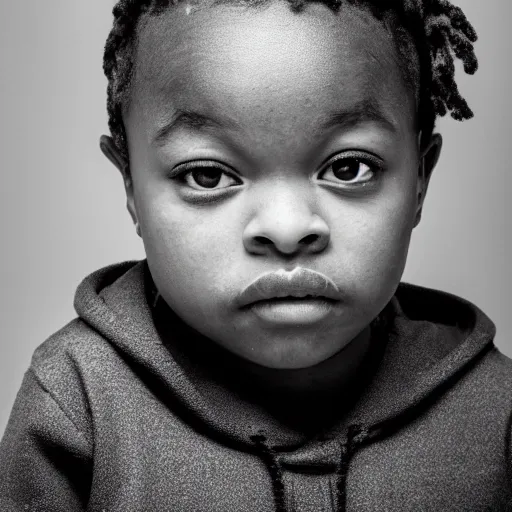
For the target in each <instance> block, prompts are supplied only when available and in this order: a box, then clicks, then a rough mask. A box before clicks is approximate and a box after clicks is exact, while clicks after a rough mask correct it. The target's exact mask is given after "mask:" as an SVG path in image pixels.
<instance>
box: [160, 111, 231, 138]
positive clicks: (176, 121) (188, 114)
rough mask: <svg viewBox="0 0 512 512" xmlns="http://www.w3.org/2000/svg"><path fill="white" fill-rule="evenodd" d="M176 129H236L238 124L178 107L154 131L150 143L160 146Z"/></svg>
mask: <svg viewBox="0 0 512 512" xmlns="http://www.w3.org/2000/svg"><path fill="white" fill-rule="evenodd" d="M178 129H187V130H192V131H199V132H200V131H209V130H212V129H224V130H226V129H227V130H232V131H234V130H237V129H240V126H239V125H238V124H237V123H236V122H235V121H233V120H231V119H227V118H223V119H216V118H214V117H211V116H208V115H206V114H202V113H200V112H194V111H193V110H184V109H178V110H177V111H176V112H175V114H174V115H173V117H172V119H171V120H170V121H169V122H168V123H166V124H165V125H164V126H162V127H161V128H159V129H158V131H157V132H156V134H155V136H154V138H153V142H152V144H153V145H155V146H162V145H163V144H165V142H167V140H168V139H169V137H170V136H171V134H172V132H174V131H175V130H178Z"/></svg>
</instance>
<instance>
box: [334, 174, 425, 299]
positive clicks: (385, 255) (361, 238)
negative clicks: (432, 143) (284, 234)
mask: <svg viewBox="0 0 512 512" xmlns="http://www.w3.org/2000/svg"><path fill="white" fill-rule="evenodd" d="M415 211H416V203H415V194H414V192H413V184H412V183H411V184H407V186H406V190H405V191H404V189H403V188H401V187H396V188H395V187H389V188H388V190H387V191H386V194H383V195H382V196H380V197H379V198H377V199H375V200H372V201H369V202H368V203H367V204H365V205H364V206H363V207H361V205H358V206H354V207H353V208H350V209H348V210H347V209H346V208H344V212H343V217H344V219H345V222H343V219H342V218H341V217H340V218H339V223H340V224H339V226H343V227H339V228H338V233H337V236H336V239H335V240H334V241H333V242H334V243H336V244H338V246H337V247H336V249H335V250H336V251H337V252H338V254H340V260H341V262H342V263H341V264H342V266H343V267H344V269H345V271H346V272H347V280H349V281H350V285H349V286H350V288H351V289H352V291H353V292H354V296H356V297H360V298H361V299H363V300H365V301H368V302H369V301H370V299H371V298H373V299H372V300H375V298H376V297H378V296H382V297H383V300H384V301H387V300H388V298H389V297H388V295H390V294H391V295H392V294H393V293H394V290H395V287H396V286H397V285H398V282H399V281H400V279H401V276H402V273H403V270H404V267H405V262H406V258H407V252H408V248H409V242H410V237H411V232H412V229H413V226H414V217H415ZM347 219H349V220H348V221H347ZM342 223H343V224H342ZM342 278H343V277H342Z"/></svg>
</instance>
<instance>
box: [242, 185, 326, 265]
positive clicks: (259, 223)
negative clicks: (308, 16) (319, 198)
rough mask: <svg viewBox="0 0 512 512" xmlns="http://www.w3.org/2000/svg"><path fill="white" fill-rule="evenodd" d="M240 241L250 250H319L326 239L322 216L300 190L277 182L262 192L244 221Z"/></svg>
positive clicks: (313, 251) (251, 251)
mask: <svg viewBox="0 0 512 512" xmlns="http://www.w3.org/2000/svg"><path fill="white" fill-rule="evenodd" d="M243 239H244V240H243V242H244V246H245V248H246V250H247V251H248V252H250V253H252V254H260V255H262V254H271V253H274V254H276V253H277V254H284V255H287V256H291V255H296V254H300V253H303V254H314V253H319V252H321V251H323V250H324V249H325V248H326V247H327V245H328V244H329V240H330V230H329V227H328V225H327V223H326V222H325V220H324V219H323V218H322V217H321V216H320V215H318V214H317V213H315V212H314V211H313V210H312V208H311V206H310V204H309V202H308V200H307V198H306V197H305V194H304V192H302V193H296V192H295V191H294V190H293V189H292V187H287V186H286V185H285V186H280V187H279V190H276V189H274V190H273V192H272V193H271V194H265V199H264V200H263V201H261V202H260V204H259V206H258V208H257V210H256V212H255V214H254V216H253V217H252V218H251V220H250V221H249V223H248V224H247V226H246V228H245V230H244V234H243Z"/></svg>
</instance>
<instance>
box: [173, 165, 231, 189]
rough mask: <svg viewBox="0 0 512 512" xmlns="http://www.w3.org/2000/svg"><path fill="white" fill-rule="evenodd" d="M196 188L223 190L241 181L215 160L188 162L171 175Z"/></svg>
mask: <svg viewBox="0 0 512 512" xmlns="http://www.w3.org/2000/svg"><path fill="white" fill-rule="evenodd" d="M170 177H171V178H176V179H178V180H179V181H181V182H182V183H184V184H186V185H188V186H189V187H190V188H193V189H195V190H221V189H224V188H229V187H231V186H233V185H240V184H241V182H240V180H239V179H238V178H235V177H234V176H233V174H232V173H230V172H228V171H227V170H225V169H223V168H222V167H221V166H220V165H219V164H217V163H215V162H187V163H185V164H182V165H179V166H178V167H176V168H175V169H173V171H172V172H171V175H170Z"/></svg>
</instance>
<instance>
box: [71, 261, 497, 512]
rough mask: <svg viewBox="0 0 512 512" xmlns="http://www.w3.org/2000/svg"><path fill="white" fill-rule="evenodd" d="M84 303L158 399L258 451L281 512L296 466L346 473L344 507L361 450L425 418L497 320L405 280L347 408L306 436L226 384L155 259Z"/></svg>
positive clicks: (223, 439)
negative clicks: (165, 295) (156, 272)
mask: <svg viewBox="0 0 512 512" xmlns="http://www.w3.org/2000/svg"><path fill="white" fill-rule="evenodd" d="M75 309H76V311H77V313H78V315H79V316H80V317H81V319H82V320H83V321H84V322H86V323H87V324H88V325H89V326H90V327H91V328H93V329H94V330H96V331H98V332H99V333H101V334H102V336H103V337H104V338H105V339H106V340H107V341H108V343H110V344H111V345H112V346H114V347H115V349H116V350H117V351H118V352H119V353H120V354H121V355H122V357H123V358H124V359H125V360H128V361H130V363H131V365H132V366H133V367H134V369H136V370H137V371H138V373H139V375H140V376H141V378H146V379H147V380H148V382H150V381H151V382H153V383H154V382H156V383H157V384H158V386H159V388H160V390H161V392H160V393H159V396H160V397H161V399H162V400H168V401H169V404H171V403H172V404H173V412H174V413H175V414H179V415H181V416H182V419H184V420H185V421H187V422H189V423H191V424H193V426H194V428H195V429H196V430H198V431H200V432H202V433H204V435H207V436H210V437H211V438H213V439H215V440H216V441H217V442H220V443H223V444H225V445H229V446H231V447H233V448H236V449H239V450H243V451H247V452H253V453H257V454H258V455H259V456H260V457H261V458H262V460H263V461H264V462H265V464H266V465H267V467H268V470H269V473H270V476H271V478H272V482H273V491H274V496H275V501H276V509H277V510H278V511H279V510H280V511H285V510H286V507H285V503H284V497H283V487H282V471H283V469H285V468H287V467H293V466H295V467H299V466H300V467H307V468H309V469H310V470H311V468H313V469H315V470H318V471H335V472H337V473H338V475H339V480H338V502H339V504H340V505H339V510H343V509H344V508H343V503H344V482H345V477H346V473H347V468H348V464H349V462H350V459H351V456H352V454H353V453H354V451H355V450H356V449H357V448H358V447H360V446H362V445H364V444H365V443H370V442H373V441H374V440H375V439H377V438H379V437H381V436H386V435H390V434H391V433H392V432H394V431H396V430H398V429H400V427H401V425H404V424H406V423H407V422H410V421H412V419H414V418H415V417H416V416H418V415H420V414H421V412H422V411H423V410H425V408H428V407H429V404H430V403H431V401H432V399H433V398H436V397H439V396H440V395H441V394H443V393H444V392H446V391H447V390H448V389H449V388H450V387H451V386H453V384H454V383H455V382H457V380H458V379H460V378H461V376H462V375H464V374H465V373H466V372H467V371H469V370H470V368H471V367H472V365H474V364H476V362H477V361H478V360H479V359H480V358H481V357H483V355H484V354H485V353H486V352H487V351H488V350H490V349H491V348H492V346H493V339H494V335H495V326H494V324H493V323H492V321H491V320H490V319H489V318H488V317H487V316H486V315H485V314H484V313H483V312H482V311H480V310H479V309H478V308H477V307H476V306H474V305H473V304H471V303H470V302H468V301H465V300H463V299H460V298H458V297H455V296H453V295H451V294H448V293H445V292H440V291H436V290H432V289H428V288H424V287H419V286H415V285H411V284H406V283H400V285H399V286H398V289H397V291H396V293H395V296H394V297H393V298H392V300H391V301H390V303H389V304H388V306H387V307H386V308H385V311H384V313H385V318H386V319H387V320H386V322H383V323H382V326H384V327H382V328H381V329H377V330H375V332H374V334H373V338H374V339H373V340H372V343H371V349H370V351H369V352H370V353H369V355H368V357H367V359H366V360H365V362H364V365H365V367H366V370H367V371H362V372H361V375H362V376H361V378H360V379H359V381H358V383H357V385H355V386H351V389H352V392H351V394H350V396H348V395H347V396H346V397H345V398H347V400H346V401H345V402H346V403H345V404H344V409H343V414H341V416H340V418H338V420H337V422H336V423H335V424H334V425H330V426H329V428H327V429H325V430H324V431H322V432H320V433H319V434H317V435H314V436H307V435H305V434H304V433H303V432H297V431H296V430H294V429H293V428H291V427H289V426H286V425H283V424H282V423H280V422H278V421H277V420H276V419H275V418H274V417H272V415H270V414H269V413H268V412H267V411H265V410H263V409H261V408H259V406H257V405H255V404H254V403H250V402H247V401H244V400H242V399H241V397H240V396H239V395H238V394H237V390H236V389H233V388H232V387H230V386H229V385H227V384H226V382H227V381H225V380H223V379H222V378H221V375H222V374H223V373H226V372H225V368H224V366H223V365H224V362H225V361H226V360H228V359H229V357H232V356H230V355H229V354H227V352H226V351H224V350H223V349H220V348H219V347H216V346H215V345H216V344H214V343H213V342H212V341H211V340H209V339H208V338H205V337H204V336H202V335H200V334H199V333H197V331H195V330H193V329H191V328H190V327H188V326H187V325H185V324H184V322H182V321H181V320H180V319H179V318H178V317H177V315H175V314H174V312H173V311H172V310H171V309H170V308H169V307H168V306H167V305H166V304H165V303H163V300H162V299H161V298H159V295H158V294H157V292H156V288H155V286H154V283H153V281H152V278H151V275H150V272H149V268H148V265H147V261H146V260H143V261H139V262H125V263H120V264H116V265H111V266H109V267H106V268H103V269H101V270H98V271H96V272H94V273H92V274H91V275H90V276H88V277H87V278H85V279H84V280H83V281H82V283H81V284H80V285H79V287H78V289H77V292H76V295H75ZM354 390H355V391H354ZM347 404H348V405H347ZM333 405H334V406H335V405H336V404H333ZM340 407H341V404H340Z"/></svg>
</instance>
